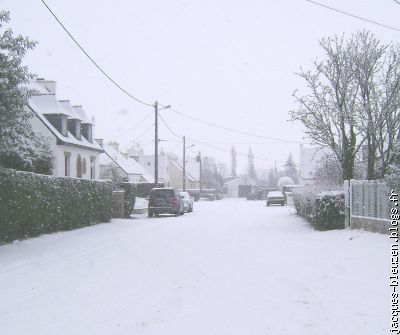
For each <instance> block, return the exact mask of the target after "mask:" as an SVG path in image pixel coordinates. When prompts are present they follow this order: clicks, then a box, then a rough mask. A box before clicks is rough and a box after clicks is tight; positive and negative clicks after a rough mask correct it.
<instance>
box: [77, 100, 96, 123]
mask: <svg viewBox="0 0 400 335" xmlns="http://www.w3.org/2000/svg"><path fill="white" fill-rule="evenodd" d="M72 109H73V110H74V112H75V113H76V115H77V116H78V117H79V118H80V119H81V120H82V122H83V123H90V124H92V123H93V122H92V121H91V120H90V119H89V117H88V116H87V114H86V113H85V111H84V110H83V108H82V106H81V105H75V106H72Z"/></svg>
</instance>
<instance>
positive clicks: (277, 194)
mask: <svg viewBox="0 0 400 335" xmlns="http://www.w3.org/2000/svg"><path fill="white" fill-rule="evenodd" d="M268 198H283V194H282V193H281V192H279V191H276V192H269V193H268Z"/></svg>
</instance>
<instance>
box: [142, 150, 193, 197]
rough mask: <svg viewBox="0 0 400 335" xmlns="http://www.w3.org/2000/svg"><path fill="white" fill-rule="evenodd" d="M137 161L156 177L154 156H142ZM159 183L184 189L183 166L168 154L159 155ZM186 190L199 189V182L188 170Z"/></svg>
mask: <svg viewBox="0 0 400 335" xmlns="http://www.w3.org/2000/svg"><path fill="white" fill-rule="evenodd" d="M135 159H136V160H137V161H138V162H139V163H140V164H141V165H142V166H143V167H144V168H145V169H146V170H147V172H148V173H150V174H151V175H152V176H153V177H154V167H155V164H154V155H140V156H136V157H135ZM158 182H159V183H164V185H165V186H166V187H174V188H177V189H182V188H183V167H182V165H181V164H179V163H177V162H175V161H174V160H173V159H171V158H169V157H168V156H167V155H166V154H163V153H160V154H159V155H158ZM185 183H186V189H198V188H199V185H200V184H199V180H198V179H196V178H195V177H194V176H193V175H192V174H191V173H190V168H189V169H186V181H185Z"/></svg>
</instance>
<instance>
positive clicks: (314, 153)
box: [299, 144, 329, 185]
mask: <svg viewBox="0 0 400 335" xmlns="http://www.w3.org/2000/svg"><path fill="white" fill-rule="evenodd" d="M328 153H329V151H328V150H327V149H320V148H317V147H312V146H308V147H306V146H304V145H302V144H300V164H299V184H301V185H309V184H313V183H314V181H315V173H316V172H317V169H318V167H319V165H320V162H321V159H323V158H324V156H325V155H327V154H328Z"/></svg>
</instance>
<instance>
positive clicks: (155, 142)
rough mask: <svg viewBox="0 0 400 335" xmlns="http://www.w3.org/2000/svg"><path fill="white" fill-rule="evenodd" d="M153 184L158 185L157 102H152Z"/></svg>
mask: <svg viewBox="0 0 400 335" xmlns="http://www.w3.org/2000/svg"><path fill="white" fill-rule="evenodd" d="M154 112H155V113H154V114H155V121H154V186H155V187H158V102H157V101H156V102H155V103H154Z"/></svg>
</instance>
